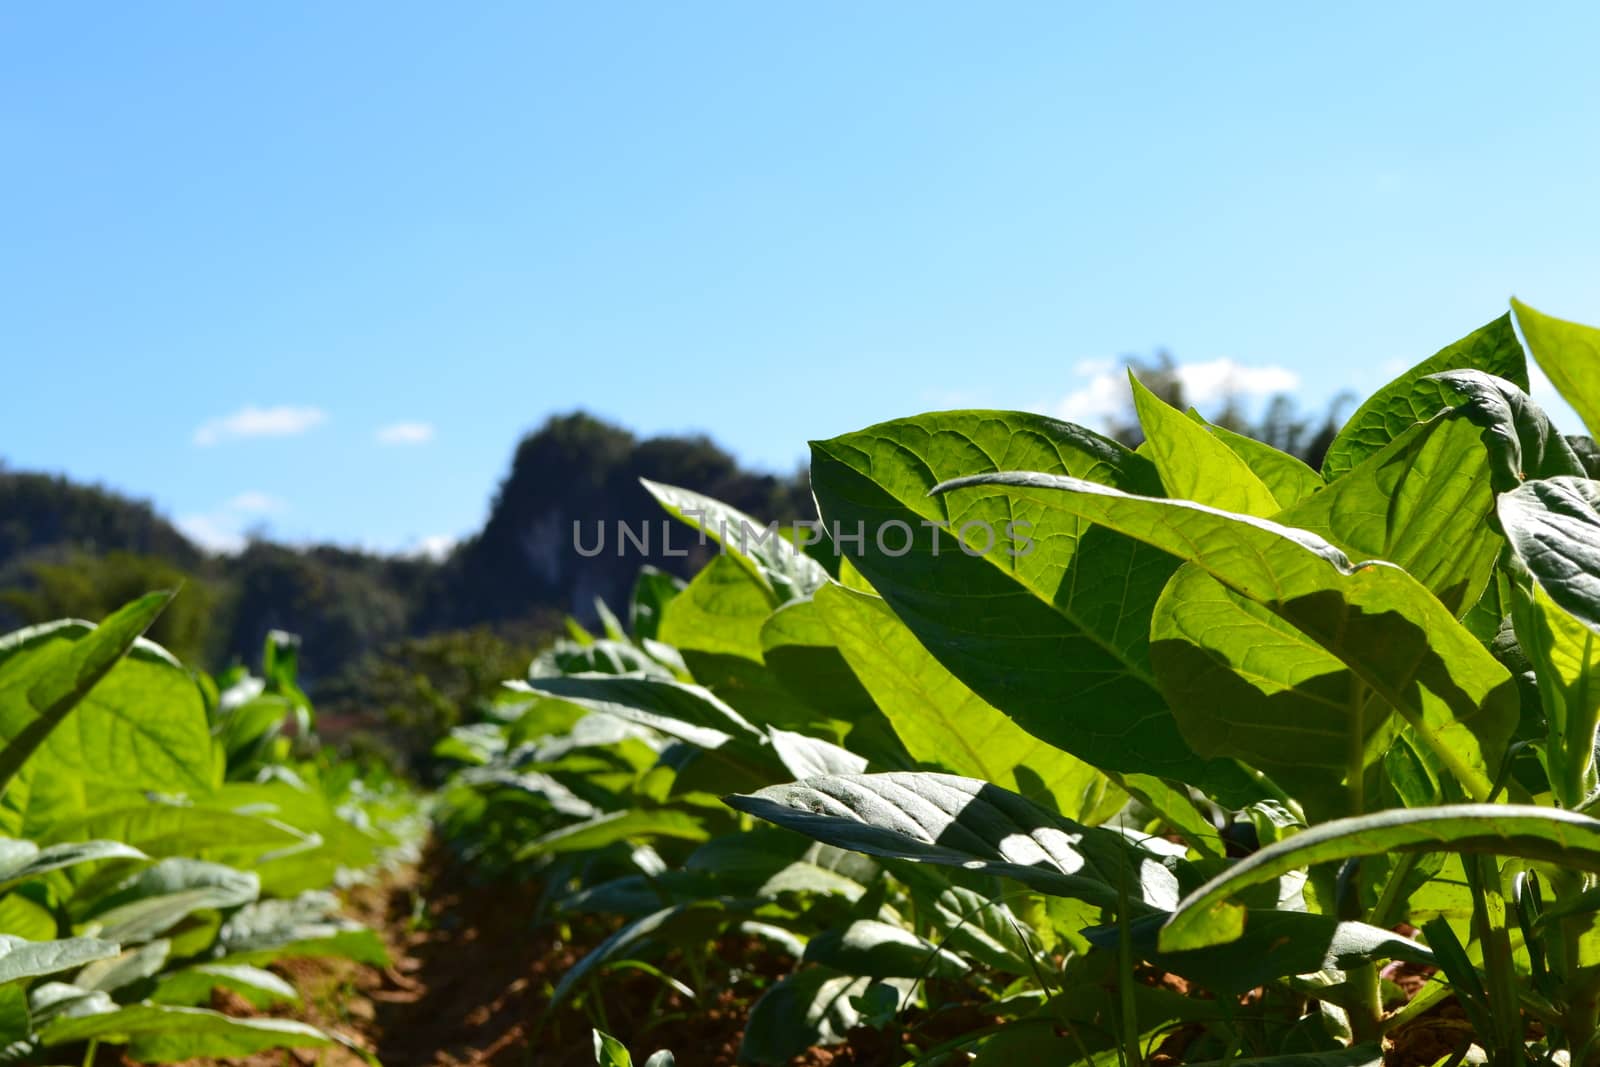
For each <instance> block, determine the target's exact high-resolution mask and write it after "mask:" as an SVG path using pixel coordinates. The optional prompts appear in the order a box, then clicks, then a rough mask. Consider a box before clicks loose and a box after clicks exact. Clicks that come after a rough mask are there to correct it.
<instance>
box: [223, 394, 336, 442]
mask: <svg viewBox="0 0 1600 1067" xmlns="http://www.w3.org/2000/svg"><path fill="white" fill-rule="evenodd" d="M327 421H328V414H327V412H325V411H323V410H322V409H321V408H314V407H296V406H294V405H292V404H280V405H278V406H277V407H270V408H258V407H256V406H255V405H253V404H246V405H245V406H244V407H242V408H240V409H239V410H238V411H235V412H234V413H233V414H231V415H219V416H217V417H216V418H214V419H207V420H206V421H205V422H203V423H201V424H200V425H199V427H197V428H196V429H195V431H194V443H195V444H197V445H199V446H201V447H202V448H208V447H210V446H211V445H214V444H217V443H219V442H221V441H228V440H233V439H235V438H240V437H292V436H294V435H296V434H302V433H305V432H306V431H307V430H310V429H313V428H315V427H317V426H320V425H321V424H322V423H324V422H327Z"/></svg>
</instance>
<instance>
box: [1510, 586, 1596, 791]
mask: <svg viewBox="0 0 1600 1067" xmlns="http://www.w3.org/2000/svg"><path fill="white" fill-rule="evenodd" d="M1515 600H1516V608H1515V610H1514V611H1513V613H1512V617H1513V618H1514V619H1515V625H1516V631H1517V639H1518V642H1519V644H1520V645H1521V648H1522V650H1523V652H1524V653H1525V654H1526V655H1527V656H1528V658H1529V660H1530V661H1531V662H1532V663H1533V664H1534V667H1535V670H1534V679H1535V682H1536V684H1537V685H1538V691H1539V704H1540V706H1541V707H1542V708H1543V710H1544V716H1545V722H1546V724H1547V727H1548V739H1549V749H1548V750H1547V752H1546V754H1545V762H1546V764H1547V766H1548V768H1549V772H1550V784H1551V787H1552V788H1553V789H1554V790H1555V795H1556V798H1557V799H1558V800H1559V801H1560V803H1561V805H1562V806H1563V807H1568V808H1576V807H1578V806H1579V805H1581V804H1582V803H1583V802H1584V801H1585V800H1586V799H1587V798H1588V796H1589V794H1590V793H1591V792H1593V790H1594V788H1595V786H1596V784H1597V783H1596V774H1595V734H1596V730H1597V729H1600V634H1597V633H1596V632H1595V631H1594V630H1591V629H1590V628H1589V627H1587V626H1585V625H1583V623H1581V622H1580V621H1578V620H1577V619H1576V618H1574V617H1573V616H1572V615H1570V614H1568V613H1567V612H1566V611H1563V610H1562V609H1561V608H1560V607H1558V606H1557V605H1556V603H1555V602H1554V601H1553V600H1551V599H1550V595H1549V594H1548V593H1546V592H1545V591H1544V589H1543V587H1541V586H1538V585H1533V586H1532V587H1531V588H1525V587H1519V588H1518V590H1517V593H1516V594H1515Z"/></svg>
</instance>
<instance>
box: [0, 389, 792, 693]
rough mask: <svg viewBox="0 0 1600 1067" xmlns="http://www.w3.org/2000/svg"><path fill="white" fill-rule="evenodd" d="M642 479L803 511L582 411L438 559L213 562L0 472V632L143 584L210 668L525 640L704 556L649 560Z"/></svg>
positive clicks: (319, 668)
mask: <svg viewBox="0 0 1600 1067" xmlns="http://www.w3.org/2000/svg"><path fill="white" fill-rule="evenodd" d="M640 478H650V479H652V480H655V481H661V482H666V483H668V484H672V485H679V486H682V487H684V488H688V489H694V490H697V491H699V492H703V493H707V494H709V495H711V496H714V497H716V498H718V499H720V500H724V501H726V502H728V503H730V504H733V505H734V506H735V507H738V508H740V509H741V510H744V511H747V512H749V513H751V514H753V515H756V516H757V517H760V518H762V519H780V520H785V521H787V520H791V519H794V518H800V517H805V516H809V515H810V513H811V500H810V491H809V489H808V487H807V485H806V483H805V480H804V477H803V476H802V475H794V476H791V477H776V476H774V475H770V474H762V473H757V472H752V471H748V470H745V469H743V468H741V467H740V466H739V464H738V462H737V461H736V460H735V459H734V457H733V456H732V455H730V454H729V453H728V452H726V451H725V450H723V449H722V448H719V447H718V446H717V445H716V444H714V443H713V442H712V441H711V440H710V439H709V438H706V437H703V436H661V437H649V438H638V437H636V436H635V435H633V434H632V433H629V432H628V431H627V430H625V429H622V428H621V427H618V426H615V425H612V424H610V423H607V422H605V421H603V420H601V419H597V418H595V417H593V416H591V415H587V414H584V413H582V412H577V413H573V414H570V415H562V416H557V417H554V418H551V419H549V420H548V421H546V422H545V424H544V425H543V426H541V427H540V428H538V429H537V430H535V431H533V432H532V433H530V434H528V435H527V436H525V437H524V438H523V439H522V440H521V442H519V444H518V445H517V448H516V450H515V452H514V454H513V456H512V461H511V466H510V470H509V472H508V473H507V475H506V477H505V479H504V481H503V482H502V483H501V485H500V488H499V491H498V493H497V494H496V496H495V500H494V504H493V507H492V509H491V511H490V514H489V517H488V520H487V521H486V522H485V524H484V527H483V529H482V530H480V531H479V532H478V533H477V534H476V535H474V536H473V537H470V538H468V539H466V540H465V541H463V542H462V543H461V544H460V545H458V546H457V547H456V549H455V550H454V551H453V552H452V554H451V555H450V556H449V557H448V558H447V559H445V560H443V561H441V562H437V563H436V562H432V561H429V560H425V559H421V558H415V557H401V556H390V555H382V554H376V553H370V552H360V551H354V550H350V549H344V548H335V547H331V546H312V547H291V546H286V545H281V544H275V543H273V542H270V541H265V540H257V541H253V542H252V543H251V544H249V545H248V546H247V547H246V548H245V549H244V551H242V552H240V553H239V554H237V555H234V556H214V555H210V554H208V553H206V552H204V551H202V550H201V549H200V548H199V547H198V546H196V545H195V544H194V543H192V542H191V541H189V540H188V539H187V538H185V537H184V536H183V534H182V533H180V532H179V531H178V530H177V529H176V528H175V527H174V526H173V525H172V524H171V523H170V522H168V521H167V520H166V519H164V518H162V517H161V516H160V515H159V514H158V513H157V512H156V511H155V509H154V508H153V507H152V506H151V505H150V504H149V503H147V502H145V501H140V500H134V499H131V498H129V497H127V496H124V495H122V494H119V493H116V492H114V491H112V490H109V489H105V488H103V487H100V486H90V485H82V484H78V483H75V482H73V481H71V480H69V479H67V478H62V477H57V476H51V475H42V474H33V473H25V472H12V471H4V470H0V516H4V518H3V519H0V623H5V624H8V625H7V628H10V627H11V626H17V625H22V624H25V623H30V622H36V621H42V620H43V619H46V618H56V617H60V616H62V615H77V616H82V617H89V618H98V617H100V616H102V615H104V614H105V613H106V612H108V611H110V610H111V609H112V608H114V607H115V606H116V604H117V603H118V602H119V601H120V600H122V599H126V598H127V597H128V596H131V595H132V594H133V593H134V592H137V591H138V590H139V589H140V588H142V587H147V586H149V585H151V584H158V585H171V584H174V583H176V582H182V583H184V584H185V586H186V588H185V591H184V592H183V593H182V594H181V595H180V597H179V599H178V601H177V602H175V604H174V606H173V608H172V609H170V610H169V615H170V618H164V619H163V620H161V621H160V622H159V623H158V626H159V627H160V629H158V630H157V631H156V632H155V634H154V635H153V636H155V637H156V639H157V640H160V641H162V642H163V643H165V644H169V645H170V646H172V647H173V650H174V651H175V652H177V653H178V654H179V655H181V656H184V657H187V658H191V659H195V660H198V661H199V662H202V663H205V664H207V665H210V666H213V667H219V666H222V665H225V664H227V663H229V662H235V661H242V662H249V663H253V662H254V661H255V657H256V655H257V653H258V651H259V649H260V648H261V644H262V641H263V640H264V638H265V636H266V634H267V632H268V631H269V630H272V629H282V630H288V631H291V632H294V633H298V634H300V635H301V636H302V638H303V639H304V652H303V655H302V667H303V670H304V672H305V674H306V676H307V677H308V678H309V679H310V680H311V681H313V682H315V681H316V680H317V679H318V678H320V677H327V676H329V675H331V674H332V673H333V672H335V671H337V670H339V669H340V667H341V666H342V665H343V664H345V663H346V662H349V661H354V660H356V659H358V658H359V657H361V656H363V655H366V654H368V653H371V652H373V651H374V650H375V649H378V648H379V647H381V646H384V645H386V644H389V643H391V642H395V641H397V640H400V639H402V638H408V637H417V636H422V635H426V634H431V633H437V632H440V631H444V630H462V629H467V628H470V627H475V626H480V625H485V624H487V625H488V626H490V627H491V628H493V629H494V630H495V631H497V632H500V633H503V634H505V635H508V636H512V637H514V638H517V639H520V640H522V641H524V642H526V643H530V644H531V643H535V642H536V639H537V636H538V635H539V634H540V633H542V632H548V631H550V630H553V629H554V628H555V627H556V626H557V625H559V620H560V617H561V615H562V614H564V613H570V614H573V615H576V616H578V617H579V618H580V619H583V620H586V621H587V620H592V619H594V618H595V617H596V611H595V607H594V602H595V600H596V598H601V599H604V600H605V601H606V602H607V603H609V604H611V605H614V606H617V607H619V608H620V607H621V606H622V604H623V603H624V602H625V600H626V597H627V595H628V592H629V589H630V587H631V584H632V581H633V578H634V575H635V574H636V573H637V571H638V568H639V566H640V564H642V563H653V564H654V565H656V566H657V567H660V568H661V569H663V570H666V571H669V572H672V573H676V574H680V575H688V574H689V573H691V571H692V569H693V567H694V566H696V565H697V564H698V562H702V561H703V555H701V556H700V557H699V558H696V556H695V555H691V556H690V557H688V558H678V557H667V556H665V555H662V553H661V543H660V539H659V536H660V534H659V531H660V523H661V521H662V520H663V519H665V513H664V512H662V511H661V509H660V507H659V506H658V505H657V504H656V503H655V502H654V501H653V500H652V499H651V498H650V496H649V494H648V493H646V492H645V491H644V489H643V487H642V486H640V484H639V479H640ZM574 521H577V522H580V523H584V524H586V528H587V529H590V530H592V529H593V524H594V523H596V522H605V523H606V524H607V525H608V526H609V527H610V528H612V529H613V530H614V529H615V523H616V522H618V521H621V522H624V523H627V524H629V526H630V527H631V528H634V529H641V528H642V526H643V524H645V523H651V524H652V525H654V527H655V532H656V536H655V537H653V538H652V540H651V549H652V551H651V552H648V553H644V552H630V553H629V554H626V555H623V554H620V553H618V552H617V551H615V544H614V543H613V544H612V545H611V546H610V550H608V551H606V552H604V553H601V554H599V555H596V556H592V557H586V556H584V555H582V554H580V553H579V552H577V551H576V550H575V549H574V547H573V540H572V538H573V529H572V524H573V522H574ZM586 536H587V537H589V538H591V539H592V534H588V535H586ZM692 540H693V535H692V534H691V535H689V537H688V541H690V542H692ZM675 547H677V545H676V544H675ZM702 551H703V550H702Z"/></svg>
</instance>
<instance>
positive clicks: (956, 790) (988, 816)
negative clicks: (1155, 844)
mask: <svg viewBox="0 0 1600 1067" xmlns="http://www.w3.org/2000/svg"><path fill="white" fill-rule="evenodd" d="M724 799H725V800H726V802H727V803H728V805H729V806H731V807H733V808H736V809H737V810H739V811H744V812H748V813H750V814H751V815H755V816H757V817H759V818H762V819H766V820H767V821H769V822H772V823H776V824H777V825H779V826H782V827H785V828H786V829H790V830H794V831H797V832H798V833H802V834H805V835H806V836H807V837H811V838H814V839H815V840H818V841H821V842H823V843H824V844H829V845H835V846H837V847H839V848H845V849H850V850H852V851H856V852H865V853H867V854H868V855H872V856H885V857H889V858H892V859H905V860H915V861H917V862H921V863H933V864H939V865H943V866H949V867H959V868H962V869H965V870H972V871H982V872H985V873H988V874H997V875H1004V876H1005V877H1008V878H1014V879H1016V880H1017V881H1019V882H1021V883H1023V884H1024V885H1027V886H1029V887H1031V888H1033V889H1037V890H1038V891H1039V892H1041V893H1049V894H1052V895H1055V896H1065V897H1073V898H1075V899H1078V900H1084V901H1088V902H1089V903H1091V904H1098V905H1100V906H1102V907H1108V908H1116V907H1118V906H1119V900H1120V899H1121V897H1120V893H1121V887H1122V886H1124V885H1126V886H1127V891H1128V893H1129V894H1130V895H1131V898H1132V899H1133V900H1134V901H1135V902H1137V903H1139V904H1142V905H1144V906H1148V907H1152V908H1163V907H1165V908H1168V909H1169V910H1170V908H1171V907H1172V906H1173V905H1175V903H1176V900H1175V896H1174V894H1175V893H1176V891H1177V880H1176V876H1175V875H1174V874H1173V872H1172V871H1171V870H1169V869H1168V868H1167V867H1166V866H1164V865H1163V862H1162V859H1161V858H1160V857H1158V856H1157V855H1156V854H1154V853H1152V852H1147V851H1145V850H1144V849H1141V848H1140V847H1139V846H1137V845H1135V844H1134V843H1133V842H1132V841H1130V840H1129V839H1128V838H1127V837H1125V836H1123V835H1122V834H1119V833H1116V832H1114V831H1111V830H1105V829H1101V828H1098V827H1090V826H1084V825H1083V824H1082V823H1078V822H1074V821H1072V820H1071V819H1065V818H1062V817H1061V816H1059V815H1055V814H1053V813H1051V812H1048V811H1045V810H1044V809H1043V808H1040V807H1039V806H1037V805H1036V804H1033V803H1031V802H1030V801H1028V800H1026V799H1024V798H1023V797H1020V796H1018V795H1017V794H1015V793H1012V792H1008V791H1007V790H1004V789H1001V788H999V787H998V786H995V785H991V784H989V783H988V782H982V781H978V780H976V779H972V778H960V777H957V776H956V775H952V774H934V773H932V772H919V773H899V772H897V773H888V774H842V775H828V776H826V777H819V778H808V779H806V780H805V781H802V782H794V783H792V784H788V785H775V786H769V787H767V788H766V789H762V790H760V791H758V792H756V793H754V794H752V795H749V796H730V797H726V798H724Z"/></svg>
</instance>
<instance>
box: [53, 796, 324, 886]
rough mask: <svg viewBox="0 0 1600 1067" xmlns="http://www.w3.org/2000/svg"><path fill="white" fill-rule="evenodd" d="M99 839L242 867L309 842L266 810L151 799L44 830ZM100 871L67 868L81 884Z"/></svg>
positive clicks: (62, 837) (57, 837)
mask: <svg viewBox="0 0 1600 1067" xmlns="http://www.w3.org/2000/svg"><path fill="white" fill-rule="evenodd" d="M95 839H109V840H115V841H125V842H127V843H128V844H129V845H131V846H133V847H135V848H137V849H139V850H140V851H141V852H143V853H145V854H146V855H148V856H152V857H155V858H158V859H165V858H168V857H192V858H195V859H204V860H210V861H212V862H215V863H226V864H230V865H234V866H239V867H247V866H251V865H253V864H254V863H255V862H256V861H257V860H258V859H260V858H261V857H262V856H263V855H264V854H267V853H269V852H277V851H280V850H285V849H293V848H299V847H303V846H304V845H305V844H306V842H307V838H306V836H305V835H304V834H302V833H300V832H299V831H297V830H295V829H294V828H293V827H289V826H285V825H284V824H282V823H280V822H275V821H274V820H272V819H267V818H263V817H261V816H257V815H244V814H240V813H238V812H233V811H219V810H215V809H212V808H205V807H192V806H188V805H181V804H152V803H149V802H146V803H144V804H143V805H141V806H139V807H131V808H117V809H113V810H109V811H102V812H98V813H96V814H94V815H89V816H86V817H84V818H81V819H73V820H70V821H66V822H61V823H58V824H56V825H53V826H51V827H50V828H49V829H48V831H47V832H46V833H45V834H44V835H43V840H45V841H51V842H70V841H89V840H95ZM99 874H101V872H100V871H98V870H97V869H94V868H78V867H75V868H72V869H71V870H69V871H68V872H67V876H68V878H69V879H71V880H72V881H73V882H74V883H75V884H76V883H80V882H83V881H84V879H85V877H93V876H98V875H99Z"/></svg>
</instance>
